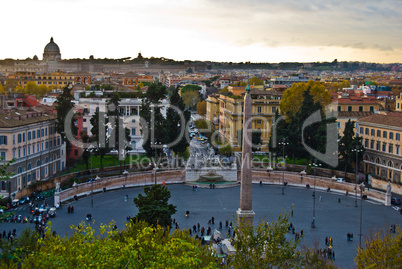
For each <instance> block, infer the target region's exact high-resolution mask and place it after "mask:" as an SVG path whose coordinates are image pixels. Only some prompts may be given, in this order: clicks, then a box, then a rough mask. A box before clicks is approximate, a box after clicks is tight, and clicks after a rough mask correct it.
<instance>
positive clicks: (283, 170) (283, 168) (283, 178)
mask: <svg viewBox="0 0 402 269" xmlns="http://www.w3.org/2000/svg"><path fill="white" fill-rule="evenodd" d="M278 144H279V145H282V156H283V166H282V195H283V194H285V146H286V145H289V143H288V142H285V138H283V140H282V142H279V143H278Z"/></svg>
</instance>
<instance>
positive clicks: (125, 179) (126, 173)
mask: <svg viewBox="0 0 402 269" xmlns="http://www.w3.org/2000/svg"><path fill="white" fill-rule="evenodd" d="M123 175H124V176H125V178H124V187H126V181H127V176H128V171H127V170H124V172H123Z"/></svg>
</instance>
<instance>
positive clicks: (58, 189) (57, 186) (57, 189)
mask: <svg viewBox="0 0 402 269" xmlns="http://www.w3.org/2000/svg"><path fill="white" fill-rule="evenodd" d="M56 192H60V182H58V181H57V182H56Z"/></svg>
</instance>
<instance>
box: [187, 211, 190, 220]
mask: <svg viewBox="0 0 402 269" xmlns="http://www.w3.org/2000/svg"><path fill="white" fill-rule="evenodd" d="M189 215H190V211H189V210H187V211H186V218H187V217H188V216H189Z"/></svg>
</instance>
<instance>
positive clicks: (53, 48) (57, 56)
mask: <svg viewBox="0 0 402 269" xmlns="http://www.w3.org/2000/svg"><path fill="white" fill-rule="evenodd" d="M43 60H45V61H59V60H61V53H60V48H59V46H58V45H57V44H56V43H54V41H53V37H52V38H50V42H49V43H48V44H47V45H46V47H45V50H44V52H43Z"/></svg>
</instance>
